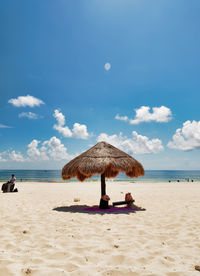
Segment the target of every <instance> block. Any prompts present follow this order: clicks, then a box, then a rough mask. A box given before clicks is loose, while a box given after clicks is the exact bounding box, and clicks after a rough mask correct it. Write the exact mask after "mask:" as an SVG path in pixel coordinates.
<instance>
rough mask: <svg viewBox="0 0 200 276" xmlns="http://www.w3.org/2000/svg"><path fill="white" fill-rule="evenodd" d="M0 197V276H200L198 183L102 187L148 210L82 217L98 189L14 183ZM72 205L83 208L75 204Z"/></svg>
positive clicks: (93, 186) (97, 185)
mask: <svg viewBox="0 0 200 276" xmlns="http://www.w3.org/2000/svg"><path fill="white" fill-rule="evenodd" d="M16 186H17V188H18V190H19V192H18V193H5V194H3V193H1V194H0V212H1V221H0V237H1V239H0V241H1V244H0V275H1V276H9V275H14V276H18V275H43V276H47V275H48V276H50V275H52V276H57V275H58V276H59V275H75V276H77V275H83V276H86V275H112V276H116V275H119V276H121V275H126V276H128V275H133V276H143V275H145V276H150V275H151V276H153V275H154V276H157V275H159V276H160V275H167V276H178V275H179V276H189V275H200V272H199V271H197V270H195V265H200V233H199V229H200V196H199V195H200V183H197V182H193V183H192V182H190V183H186V182H184V183H183V182H180V183H177V182H176V183H175V182H174V183H173V182H172V183H131V182H130V183H129V182H124V183H122V182H107V194H108V195H109V196H110V198H111V202H110V203H112V201H119V200H123V199H124V195H125V193H127V192H131V193H132V195H133V197H134V199H135V204H136V205H137V206H140V207H142V208H144V209H146V210H143V211H135V212H124V213H105V214H103V213H98V212H90V211H88V212H84V208H85V207H91V206H93V205H98V203H99V198H100V183H99V182H84V183H78V182H74V183H72V182H71V183H20V182H18V183H16ZM74 198H79V199H80V201H78V202H74Z"/></svg>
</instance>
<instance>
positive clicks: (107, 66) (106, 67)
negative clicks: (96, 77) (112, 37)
mask: <svg viewBox="0 0 200 276" xmlns="http://www.w3.org/2000/svg"><path fill="white" fill-rule="evenodd" d="M104 68H105V70H106V71H109V70H110V68H111V64H110V63H109V62H107V63H105V65H104Z"/></svg>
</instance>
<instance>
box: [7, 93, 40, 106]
mask: <svg viewBox="0 0 200 276" xmlns="http://www.w3.org/2000/svg"><path fill="white" fill-rule="evenodd" d="M8 102H9V103H10V104H12V105H14V106H16V107H25V106H29V107H34V106H40V105H41V104H44V102H43V101H42V100H40V99H37V98H35V97H33V96H30V95H27V96H19V97H18V98H16V99H10V100H9V101H8Z"/></svg>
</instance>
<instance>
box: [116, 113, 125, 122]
mask: <svg viewBox="0 0 200 276" xmlns="http://www.w3.org/2000/svg"><path fill="white" fill-rule="evenodd" d="M115 119H116V120H120V121H124V122H127V121H128V117H127V116H119V114H117V115H116V116H115Z"/></svg>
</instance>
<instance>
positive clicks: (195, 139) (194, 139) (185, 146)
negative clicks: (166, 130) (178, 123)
mask: <svg viewBox="0 0 200 276" xmlns="http://www.w3.org/2000/svg"><path fill="white" fill-rule="evenodd" d="M167 146H168V147H169V148H172V149H178V150H183V151H187V150H194V149H198V148H200V121H198V122H197V121H192V122H191V121H186V122H185V123H183V127H182V129H181V128H178V129H177V130H176V133H175V134H174V135H173V137H172V141H170V142H169V143H168V144H167Z"/></svg>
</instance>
